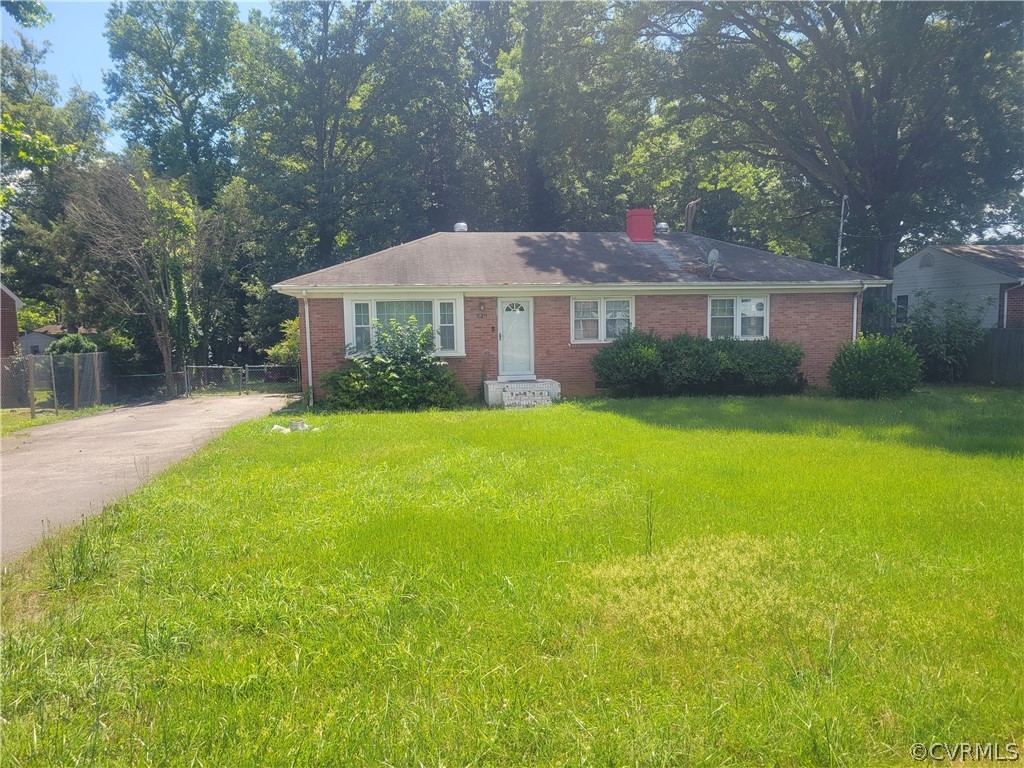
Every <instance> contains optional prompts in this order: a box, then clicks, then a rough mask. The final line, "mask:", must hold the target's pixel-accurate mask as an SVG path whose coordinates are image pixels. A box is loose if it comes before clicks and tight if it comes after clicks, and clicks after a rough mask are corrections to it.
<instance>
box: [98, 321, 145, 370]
mask: <svg viewBox="0 0 1024 768" xmlns="http://www.w3.org/2000/svg"><path fill="white" fill-rule="evenodd" d="M96 343H97V345H98V346H99V349H100V351H101V352H107V353H108V354H109V356H110V367H111V369H112V370H113V372H114V373H115V374H116V375H119V376H127V375H131V374H134V373H139V372H140V371H139V361H140V359H141V356H140V354H139V350H138V348H137V347H136V345H135V339H133V338H131V337H130V336H125V335H124V334H122V333H119V332H117V331H104V332H102V333H100V334H99V336H98V337H97V338H96Z"/></svg>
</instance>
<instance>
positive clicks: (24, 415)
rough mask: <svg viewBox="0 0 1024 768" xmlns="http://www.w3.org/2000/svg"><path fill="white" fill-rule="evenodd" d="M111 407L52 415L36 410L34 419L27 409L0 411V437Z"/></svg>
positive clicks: (105, 406)
mask: <svg viewBox="0 0 1024 768" xmlns="http://www.w3.org/2000/svg"><path fill="white" fill-rule="evenodd" d="M113 407H114V406H112V405H96V406H91V407H89V408H79V409H78V410H77V411H72V410H69V409H65V408H62V409H61V410H60V413H54V412H53V411H52V410H51V411H48V412H42V413H40V412H39V411H38V410H37V411H36V417H35V418H34V419H33V418H31V417H30V415H29V409H28V408H4V409H3V410H2V411H0V435H3V436H4V437H6V436H7V435H12V434H14V433H15V432H20V431H21V430H23V429H28V428H29V427H40V426H42V425H43V424H53V423H55V422H58V421H67V420H68V419H80V418H82V417H83V416H93V415H95V414H97V413H102V412H103V411H108V410H110V409H111V408H113Z"/></svg>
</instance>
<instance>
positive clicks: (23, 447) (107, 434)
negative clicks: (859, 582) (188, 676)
mask: <svg viewBox="0 0 1024 768" xmlns="http://www.w3.org/2000/svg"><path fill="white" fill-rule="evenodd" d="M286 402H287V398H286V397H285V396H284V395H245V396H231V395H224V396H217V397H195V398H189V399H181V400H170V401H167V402H162V403H152V404H147V405H133V406H125V407H121V408H116V409H114V410H112V411H106V412H104V413H99V414H97V415H95V416H87V417H84V418H81V419H72V420H70V421H62V422H58V423H56V424H46V425H44V426H41V427H33V428H31V429H28V430H25V431H22V432H17V433H15V434H13V435H11V436H10V437H5V438H3V440H2V443H0V481H2V490H0V559H2V560H3V561H5V562H6V561H9V560H10V559H11V558H12V557H14V556H16V555H18V554H20V553H22V552H24V551H25V550H27V549H29V548H31V547H32V546H33V545H35V544H36V543H38V542H39V541H40V540H41V539H42V536H43V527H44V523H48V524H49V526H50V528H52V529H56V528H58V527H60V526H63V525H70V524H74V523H77V522H79V521H80V520H81V519H82V518H83V517H84V516H87V515H91V514H95V513H96V512H99V511H100V510H101V509H103V507H104V506H105V505H106V504H108V503H109V502H111V501H113V500H115V499H117V498H120V497H121V496H124V495H126V494H128V493H130V492H131V491H133V490H134V489H135V488H137V487H139V486H140V485H141V484H142V483H143V482H145V481H146V480H148V479H149V478H151V477H152V476H153V475H155V474H157V473H158V472H162V471H163V470H165V469H167V468H168V467H169V466H171V465H172V464H174V463H175V462H178V461H180V460H181V459H183V458H185V457H186V456H189V455H190V454H192V453H194V452H195V451H197V450H198V449H199V448H200V447H201V446H202V445H203V444H204V443H205V442H206V441H207V440H209V439H210V438H212V437H214V436H215V435H218V434H220V433H221V432H223V431H224V430H225V429H227V428H228V427H230V426H232V425H234V424H237V423H239V422H242V421H246V420H248V419H252V418H255V417H257V416H265V415H267V414H269V413H271V412H273V411H275V410H277V409H279V408H282V407H283V406H284V405H285V403H286Z"/></svg>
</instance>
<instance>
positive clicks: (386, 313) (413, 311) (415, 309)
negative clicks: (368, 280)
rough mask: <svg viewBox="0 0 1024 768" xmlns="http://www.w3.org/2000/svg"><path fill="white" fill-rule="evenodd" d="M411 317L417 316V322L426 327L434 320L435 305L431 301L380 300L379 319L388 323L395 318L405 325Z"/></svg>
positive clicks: (378, 304)
mask: <svg viewBox="0 0 1024 768" xmlns="http://www.w3.org/2000/svg"><path fill="white" fill-rule="evenodd" d="M410 317H415V318H416V324H417V325H419V327H420V328H425V327H427V326H428V325H430V324H431V323H432V322H433V320H434V306H433V302H431V301H378V302H377V319H378V320H379V321H380V322H381V323H382V324H383V325H387V324H388V323H389V322H390V321H391V320H394V321H395V322H396V323H398V324H399V325H405V323H406V322H408V320H409V318H410Z"/></svg>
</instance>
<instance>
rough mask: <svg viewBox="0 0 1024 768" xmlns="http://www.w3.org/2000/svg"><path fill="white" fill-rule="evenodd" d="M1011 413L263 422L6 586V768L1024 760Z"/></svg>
mask: <svg viewBox="0 0 1024 768" xmlns="http://www.w3.org/2000/svg"><path fill="white" fill-rule="evenodd" d="M1022 414H1024V397H1022V396H1021V394H1020V393H1017V392H1013V391H1010V390H979V389H940V390H931V391H926V392H923V393H921V394H918V395H915V396H914V397H912V398H909V399H907V400H903V401H900V402H896V403H857V402H841V401H835V400H831V399H827V398H816V397H796V398H777V399H770V398H765V399H747V398H707V399H684V400H647V401H631V402H589V403H567V404H564V405H561V406H556V407H553V408H548V409H538V410H533V411H527V412H497V411H479V410H478V411H465V412H457V413H429V414H415V415H378V414H370V415H341V416H309V417H307V420H308V421H309V422H310V423H311V424H312V425H314V426H318V427H320V430H321V431H319V432H316V433H310V432H307V433H299V434H287V435H280V434H271V433H270V431H269V430H270V427H271V425H272V424H273V423H274V421H275V420H274V419H273V418H269V419H264V420H259V421H255V422H250V423H248V424H245V425H242V426H240V427H237V428H235V429H233V430H231V431H230V432H229V433H227V434H226V435H224V436H223V437H221V438H219V439H217V440H215V441H214V442H212V443H211V444H210V445H209V446H208V447H207V448H206V449H205V450H203V451H202V452H201V453H199V454H198V455H196V456H195V457H193V458H192V459H190V460H188V461H186V462H184V463H183V464H181V465H179V466H178V467H177V468H175V469H174V470H172V471H170V472H168V473H165V474H164V475H162V476H160V477H159V478H158V479H157V480H156V481H155V482H153V483H151V484H150V485H148V486H147V487H145V488H144V489H143V490H141V491H139V492H137V493H135V494H134V495H133V496H131V497H130V498H129V499H128V500H126V501H125V502H123V503H120V504H118V505H116V506H114V507H113V508H111V509H109V510H108V511H107V512H105V513H104V514H103V515H101V516H99V517H97V518H95V519H94V520H92V521H90V522H88V523H87V524H85V525H84V526H83V527H81V528H80V529H79V530H78V531H77V532H76V534H75V535H73V536H65V537H63V538H61V539H59V540H58V541H56V542H51V544H50V545H49V547H44V548H41V549H38V550H36V551H35V552H34V553H32V554H30V555H29V556H28V557H26V558H25V559H23V560H21V561H19V562H17V563H16V564H15V565H14V566H13V567H12V568H11V569H10V572H9V573H8V574H7V575H6V583H5V584H4V590H3V609H4V610H3V629H4V648H3V670H2V673H3V718H4V721H3V745H2V763H3V765H5V766H15V765H38V766H55V765H79V764H81V765H90V764H95V765H104V766H142V765H167V766H181V765H197V766H198V765H203V766H233V767H235V766H285V765H297V766H309V765H324V766H347V765H374V766H419V765H424V766H442V765H443V766H461V765H502V766H519V765H545V766H551V765H599V766H620V765H621V766H625V765H664V766H698V765H707V766H719V765H726V764H728V765H739V766H746V765H765V766H769V765H770V766H803V765H821V766H830V765H846V766H858V767H859V766H874V765H911V764H914V762H913V760H912V759H911V757H910V748H911V745H912V744H913V743H914V742H925V743H931V742H946V743H950V744H957V743H960V742H964V741H970V742H997V743H1000V744H1005V743H1007V742H1008V741H1012V740H1016V742H1017V743H1018V744H1020V743H1022V741H1024V698H1022V685H1021V681H1022V678H1021V670H1022V669H1024V641H1022V639H1024V618H1022V617H1024V598H1022V594H1024V592H1022V587H1024V571H1022V552H1024V512H1022V510H1024V489H1022V477H1024V474H1022V470H1024V423H1022ZM277 421H278V422H280V421H281V419H280V418H278V419H277Z"/></svg>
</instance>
